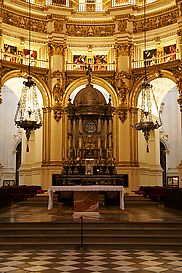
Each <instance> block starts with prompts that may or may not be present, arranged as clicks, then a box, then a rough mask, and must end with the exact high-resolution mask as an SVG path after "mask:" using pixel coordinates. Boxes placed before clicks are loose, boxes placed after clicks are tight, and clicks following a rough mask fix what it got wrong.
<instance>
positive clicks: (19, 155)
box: [15, 142, 22, 186]
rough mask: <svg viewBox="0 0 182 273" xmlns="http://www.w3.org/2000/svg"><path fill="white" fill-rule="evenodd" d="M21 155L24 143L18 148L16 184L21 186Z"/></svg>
mask: <svg viewBox="0 0 182 273" xmlns="http://www.w3.org/2000/svg"><path fill="white" fill-rule="evenodd" d="M21 153H22V142H20V143H19V144H18V146H17V147H16V176H15V184H16V185H17V186H18V185H19V169H20V166H21Z"/></svg>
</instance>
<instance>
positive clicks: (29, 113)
mask: <svg viewBox="0 0 182 273" xmlns="http://www.w3.org/2000/svg"><path fill="white" fill-rule="evenodd" d="M28 4H29V22H28V23H29V29H28V31H29V32H28V33H29V36H28V52H29V63H28V76H27V80H26V81H24V82H23V88H22V93H21V97H20V100H19V102H18V107H17V111H16V114H15V119H14V120H15V124H16V125H17V126H18V127H19V128H22V129H24V130H25V134H26V138H27V152H29V139H30V135H31V132H32V131H33V130H36V129H38V128H40V127H41V126H42V116H41V111H40V107H39V103H38V96H37V90H36V84H35V82H34V81H33V79H32V77H31V76H30V72H31V71H30V65H31V48H30V42H31V3H30V0H29V2H28Z"/></svg>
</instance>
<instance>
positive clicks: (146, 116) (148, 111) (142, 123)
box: [132, 0, 162, 153]
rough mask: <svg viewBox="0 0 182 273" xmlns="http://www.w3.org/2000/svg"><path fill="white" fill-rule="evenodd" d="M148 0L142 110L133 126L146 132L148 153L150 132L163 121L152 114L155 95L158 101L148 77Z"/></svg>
mask: <svg viewBox="0 0 182 273" xmlns="http://www.w3.org/2000/svg"><path fill="white" fill-rule="evenodd" d="M146 43H147V42H146V0H144V81H143V83H142V85H141V95H142V99H141V107H140V109H139V111H140V119H139V122H138V123H136V124H134V125H133V126H132V127H133V128H134V129H136V130H138V131H142V132H143V134H144V138H145V140H146V143H147V153H148V152H149V145H148V143H149V137H150V132H151V131H153V130H155V129H158V128H159V127H160V126H161V125H162V123H161V119H160V115H159V121H158V120H156V121H153V116H152V100H151V99H152V98H151V96H153V99H154V102H155V106H156V109H157V110H158V108H157V103H156V100H155V96H154V93H153V90H152V85H151V84H150V83H149V81H148V78H147V50H146Z"/></svg>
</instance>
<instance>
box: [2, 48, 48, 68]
mask: <svg viewBox="0 0 182 273" xmlns="http://www.w3.org/2000/svg"><path fill="white" fill-rule="evenodd" d="M1 59H2V60H4V61H9V62H12V63H16V64H23V65H28V64H29V58H27V57H22V56H20V55H16V54H11V53H6V52H2V53H1ZM30 65H31V66H35V67H40V68H48V61H46V60H39V59H33V58H32V59H30Z"/></svg>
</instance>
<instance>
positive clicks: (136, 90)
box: [129, 70, 177, 107]
mask: <svg viewBox="0 0 182 273" xmlns="http://www.w3.org/2000/svg"><path fill="white" fill-rule="evenodd" d="M160 75H161V77H159V76H157V75H156V73H154V72H150V73H149V74H147V77H148V80H149V82H151V81H152V80H155V79H158V78H167V79H169V80H172V81H173V82H174V83H176V81H177V80H176V78H175V77H174V75H173V74H172V73H171V72H169V71H167V70H161V71H160ZM143 80H144V77H141V78H140V79H139V80H138V81H137V82H136V83H135V84H134V86H133V88H132V90H131V92H130V96H129V101H130V104H131V106H133V107H137V103H138V97H139V94H140V92H141V84H142V82H143Z"/></svg>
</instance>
